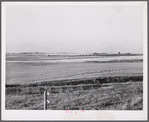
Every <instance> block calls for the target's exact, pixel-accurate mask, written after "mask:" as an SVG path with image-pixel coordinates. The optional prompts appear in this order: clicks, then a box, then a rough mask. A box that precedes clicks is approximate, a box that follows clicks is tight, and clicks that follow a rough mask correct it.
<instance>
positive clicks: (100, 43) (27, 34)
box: [6, 5, 143, 53]
mask: <svg viewBox="0 0 149 122" xmlns="http://www.w3.org/2000/svg"><path fill="white" fill-rule="evenodd" d="M6 52H7V53H10V52H13V53H16V52H49V53H57V52H68V53H94V52H98V53H117V52H122V53H127V52H130V53H143V6H141V5H124V6H122V5H116V6H114V5H108V6H107V5H84V6H76V5H75V6H74V5H69V6H68V5H57V6H54V5H46V6H43V5H36V6H35V5H10V6H7V8H6Z"/></svg>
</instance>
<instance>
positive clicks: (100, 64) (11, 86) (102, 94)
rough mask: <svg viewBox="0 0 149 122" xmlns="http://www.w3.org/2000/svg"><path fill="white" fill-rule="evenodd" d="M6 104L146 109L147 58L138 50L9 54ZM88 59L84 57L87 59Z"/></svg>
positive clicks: (7, 105) (16, 105)
mask: <svg viewBox="0 0 149 122" xmlns="http://www.w3.org/2000/svg"><path fill="white" fill-rule="evenodd" d="M6 59H7V62H6V109H29V110H30V109H38V110H40V109H43V92H44V91H45V90H48V91H51V95H50V96H49V98H48V99H49V100H50V102H51V103H50V104H48V109H51V110H55V109H56V110H68V109H70V110H81V109H83V110H91V109H95V110H142V109H143V102H142V101H143V82H142V81H143V62H142V61H143V59H141V57H140V56H139V57H138V56H137V57H135V56H132V57H131V56H122V57H121V56H118V57H117V56H114V57H111V56H106V57H103V56H102V57H99V56H93V57H92V56H85V57H84V56H81V57H80V56H54V55H53V56H51V55H45V54H36V55H32V54H27V55H26V54H11V55H10V54H9V55H7V56H6ZM82 59H83V60H82Z"/></svg>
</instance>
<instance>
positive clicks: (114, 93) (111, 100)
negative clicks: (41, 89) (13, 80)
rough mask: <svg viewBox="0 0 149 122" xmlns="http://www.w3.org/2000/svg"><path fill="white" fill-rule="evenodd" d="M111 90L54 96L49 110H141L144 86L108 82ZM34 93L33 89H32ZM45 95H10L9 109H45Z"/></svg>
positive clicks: (83, 91) (50, 99)
mask: <svg viewBox="0 0 149 122" xmlns="http://www.w3.org/2000/svg"><path fill="white" fill-rule="evenodd" d="M108 85H109V86H108V87H100V88H98V89H89V90H78V91H74V92H71V93H53V94H51V95H50V96H48V100H49V101H50V104H48V109H49V110H142V109H143V83H142V81H140V82H126V83H109V84H108ZM32 90H33V89H32ZM43 102H44V98H43V94H41V93H38V92H37V93H34V94H25V95H23V94H16V95H15V94H7V95H6V109H16V110H19V109H23V110H43Z"/></svg>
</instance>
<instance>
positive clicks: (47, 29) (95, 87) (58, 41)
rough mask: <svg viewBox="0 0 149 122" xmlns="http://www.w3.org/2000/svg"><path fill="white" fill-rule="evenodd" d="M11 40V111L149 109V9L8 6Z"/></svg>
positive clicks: (7, 91)
mask: <svg viewBox="0 0 149 122" xmlns="http://www.w3.org/2000/svg"><path fill="white" fill-rule="evenodd" d="M101 3H102V2H101ZM5 34H6V35H5V38H6V41H5V44H6V52H5V59H6V60H5V72H6V74H5V110H56V111H59V110H64V111H65V113H73V112H75V114H76V110H80V111H82V112H84V111H90V110H94V111H100V110H103V111H107V110H116V111H120V112H121V111H127V110H131V111H143V110H144V108H143V94H144V92H143V84H144V81H143V79H144V70H143V62H144V46H143V43H144V41H143V40H144V5H143V4H139V3H138V4H134V5H133V4H103V5H102V4H101V5H100V4H83V3H82V4H79V2H78V3H76V4H73V2H72V3H70V4H68V5H67V4H58V3H56V4H54V5H53V4H50V2H49V4H47V5H45V4H43V5H42V4H35V5H34V4H33V5H32V4H30V5H29V4H21V5H19V4H15V3H14V4H8V5H7V6H5ZM146 82H147V81H146Z"/></svg>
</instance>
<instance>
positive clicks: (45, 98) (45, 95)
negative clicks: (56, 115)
mask: <svg viewBox="0 0 149 122" xmlns="http://www.w3.org/2000/svg"><path fill="white" fill-rule="evenodd" d="M44 110H47V91H44Z"/></svg>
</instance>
